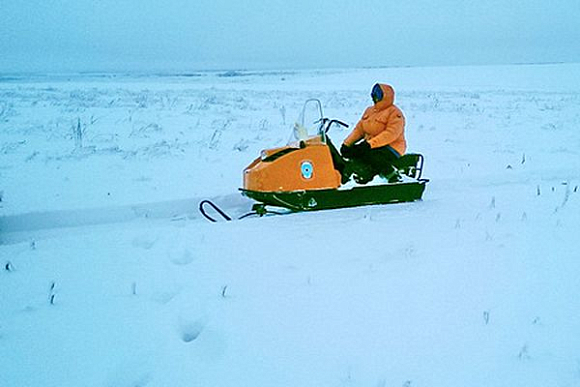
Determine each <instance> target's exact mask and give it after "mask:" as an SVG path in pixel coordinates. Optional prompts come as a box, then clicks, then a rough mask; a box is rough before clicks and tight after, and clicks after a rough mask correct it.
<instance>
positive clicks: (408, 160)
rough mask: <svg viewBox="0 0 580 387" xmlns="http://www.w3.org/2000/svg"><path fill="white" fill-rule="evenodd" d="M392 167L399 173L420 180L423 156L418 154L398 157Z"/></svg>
mask: <svg viewBox="0 0 580 387" xmlns="http://www.w3.org/2000/svg"><path fill="white" fill-rule="evenodd" d="M393 166H394V167H395V168H397V169H398V170H399V172H400V173H402V174H404V175H407V176H409V177H412V178H414V179H420V178H421V174H422V173H423V155H421V154H419V153H407V154H405V155H403V156H401V157H399V158H398V159H397V160H396V161H395V162H394V163H393Z"/></svg>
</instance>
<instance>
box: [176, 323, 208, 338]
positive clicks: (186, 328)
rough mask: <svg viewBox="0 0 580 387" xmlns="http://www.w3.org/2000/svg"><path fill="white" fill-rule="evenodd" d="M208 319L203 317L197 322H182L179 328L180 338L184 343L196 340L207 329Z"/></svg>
mask: <svg viewBox="0 0 580 387" xmlns="http://www.w3.org/2000/svg"><path fill="white" fill-rule="evenodd" d="M206 324H207V319H206V318H204V317H201V318H199V319H197V320H195V321H188V322H187V321H186V322H182V323H181V326H180V327H179V336H180V337H181V340H182V341H183V342H184V343H191V342H192V341H194V340H196V339H197V338H198V337H199V335H200V334H201V332H203V330H204V329H205V326H206Z"/></svg>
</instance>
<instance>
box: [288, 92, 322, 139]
mask: <svg viewBox="0 0 580 387" xmlns="http://www.w3.org/2000/svg"><path fill="white" fill-rule="evenodd" d="M322 117H323V115H322V104H321V103H320V101H319V100H318V99H309V100H307V101H306V102H305V103H304V106H303V107H302V112H301V113H300V116H299V117H298V119H297V120H296V122H295V123H294V125H293V126H292V133H291V135H290V139H289V140H288V144H293V143H295V142H298V141H304V140H307V139H309V138H312V137H315V136H320V135H322V134H323V133H322V125H323V123H322ZM323 139H324V140H325V136H323Z"/></svg>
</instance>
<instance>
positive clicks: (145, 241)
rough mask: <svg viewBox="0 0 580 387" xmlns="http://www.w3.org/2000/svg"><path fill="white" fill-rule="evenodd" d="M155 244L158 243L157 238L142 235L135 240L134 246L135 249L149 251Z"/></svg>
mask: <svg viewBox="0 0 580 387" xmlns="http://www.w3.org/2000/svg"><path fill="white" fill-rule="evenodd" d="M155 242H157V240H156V239H155V238H152V237H150V236H148V235H140V236H138V237H135V238H133V242H132V245H133V247H138V248H142V249H145V250H149V249H150V248H151V247H153V245H154V244H155Z"/></svg>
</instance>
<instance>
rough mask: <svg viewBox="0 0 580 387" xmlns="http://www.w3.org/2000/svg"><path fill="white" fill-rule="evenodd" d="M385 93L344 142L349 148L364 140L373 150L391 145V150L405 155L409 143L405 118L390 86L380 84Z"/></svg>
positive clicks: (366, 111)
mask: <svg viewBox="0 0 580 387" xmlns="http://www.w3.org/2000/svg"><path fill="white" fill-rule="evenodd" d="M379 86H380V88H381V90H382V91H383V99H382V100H380V101H379V102H377V103H376V104H374V106H369V107H368V108H367V109H366V110H365V112H364V114H363V116H362V118H361V119H360V121H359V122H358V123H357V124H356V126H355V128H354V129H353V131H352V132H351V133H350V134H349V135H348V137H347V138H346V139H345V140H344V143H345V144H346V145H347V146H351V145H352V144H354V143H355V142H357V141H358V140H360V139H362V138H364V139H365V140H366V141H367V142H368V143H369V145H370V146H371V148H380V147H382V146H385V145H390V146H391V148H393V149H395V150H396V151H397V152H399V154H400V155H403V154H405V151H406V150H407V142H406V141H405V116H403V112H402V111H401V109H399V108H398V107H397V106H395V105H393V102H394V101H395V91H394V90H393V88H392V87H391V86H389V85H385V84H379Z"/></svg>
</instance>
